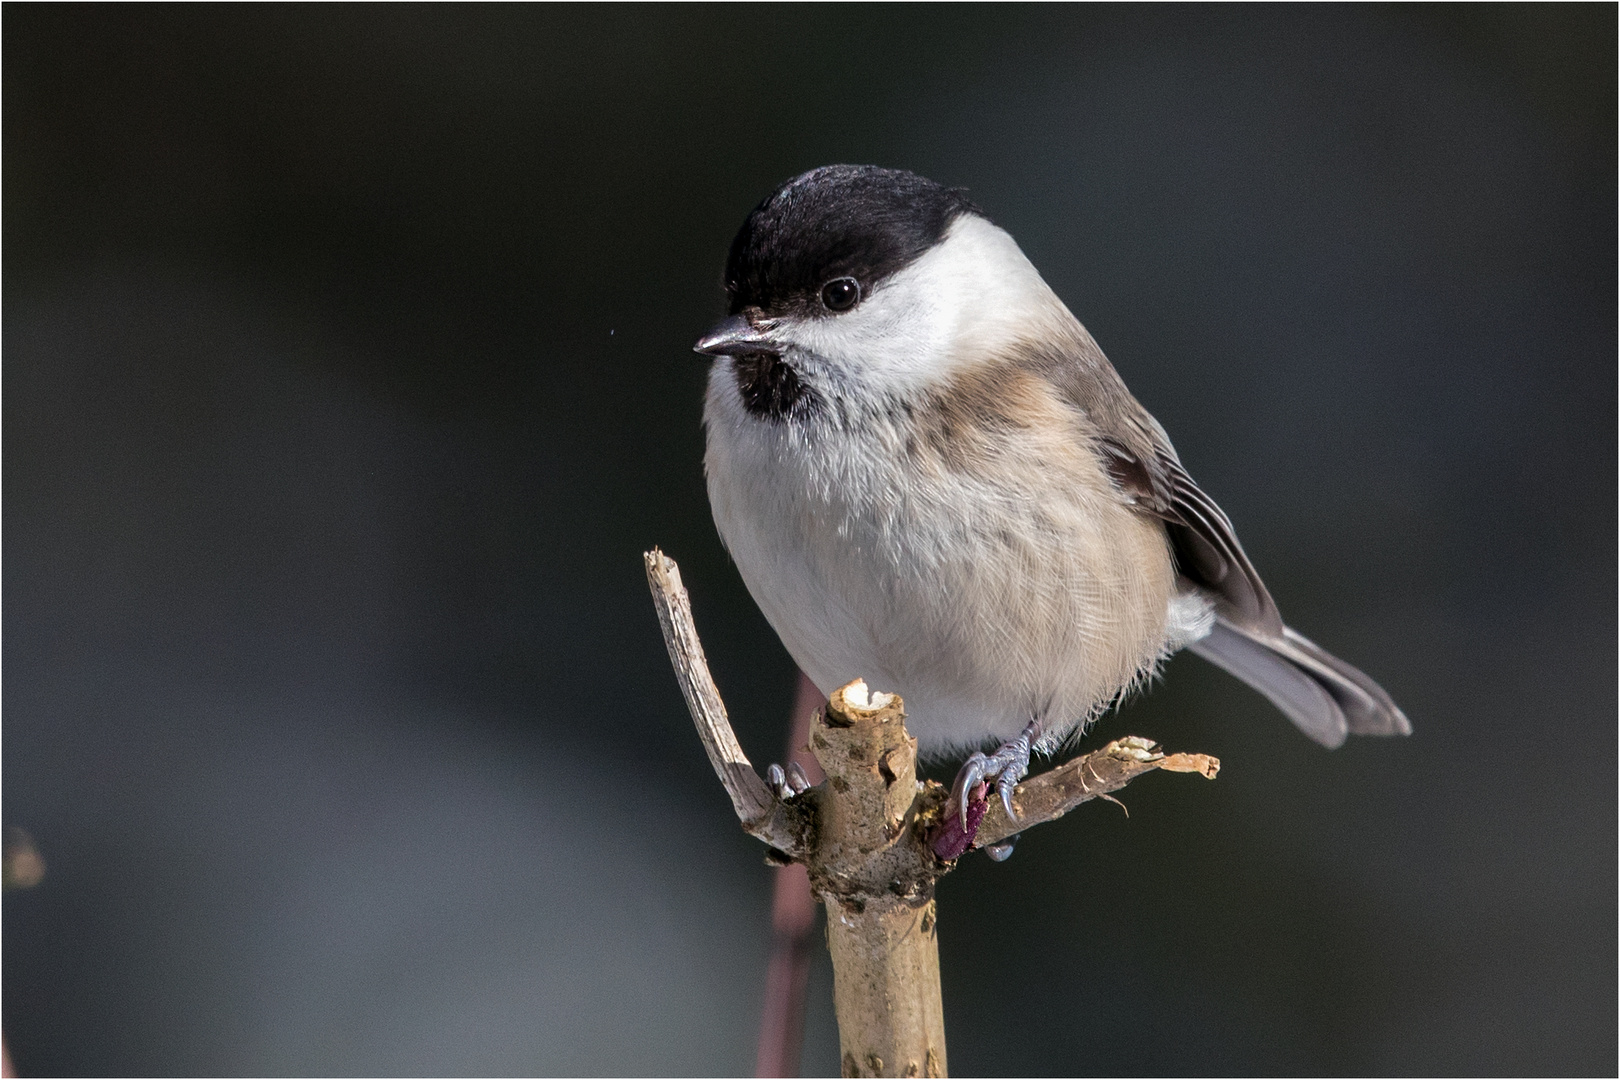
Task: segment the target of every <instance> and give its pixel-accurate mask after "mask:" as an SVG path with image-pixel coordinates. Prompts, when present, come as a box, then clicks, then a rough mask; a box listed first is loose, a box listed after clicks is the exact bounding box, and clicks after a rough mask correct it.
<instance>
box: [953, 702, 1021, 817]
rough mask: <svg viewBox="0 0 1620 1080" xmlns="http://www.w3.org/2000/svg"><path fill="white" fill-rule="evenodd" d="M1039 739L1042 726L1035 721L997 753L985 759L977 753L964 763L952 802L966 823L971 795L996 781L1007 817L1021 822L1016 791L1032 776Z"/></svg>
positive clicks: (1003, 745)
mask: <svg viewBox="0 0 1620 1080" xmlns="http://www.w3.org/2000/svg"><path fill="white" fill-rule="evenodd" d="M1040 737H1041V728H1040V725H1039V724H1038V723H1037V722H1035V721H1033V720H1032V721H1030V723H1029V726H1028V727H1026V728H1024V731H1023V733H1022V734H1021V735H1019V736H1018V738H1016V739H1013V740H1012V741H1011V742H1006V743H1003V744H1002V745H1001V747H1000V749H998V750H997V751H996V752H995V753H994V754H991V755H990V756H988V757H986V756H985V755H984V754H980V753H975V754H974V755H973V756H972V757H970V758H968V759H967V760H966V761H964V762H963V763H962V769H961V771H960V772H958V773H957V774H956V781H955V783H953V784H952V785H951V801H952V803H954V804H955V805H956V809H957V813H958V814H959V815H960V817H961V819H962V820H963V821H966V820H967V810H968V792H970V791H972V790H973V788H974V787H975V786H977V785H978V784H981V783H985V782H987V781H989V780H994V781H995V782H996V794H997V795H1000V796H1001V805H1002V806H1004V807H1005V808H1006V810H1007V816H1008V817H1009V818H1011V819H1012V820H1013V821H1017V820H1018V811H1016V810H1014V809H1013V801H1012V793H1013V788H1015V787H1017V786H1018V781H1020V780H1022V779H1023V778H1024V777H1026V776H1028V775H1029V754H1030V748H1031V747H1032V746H1034V745H1035V740H1036V739H1039V738H1040Z"/></svg>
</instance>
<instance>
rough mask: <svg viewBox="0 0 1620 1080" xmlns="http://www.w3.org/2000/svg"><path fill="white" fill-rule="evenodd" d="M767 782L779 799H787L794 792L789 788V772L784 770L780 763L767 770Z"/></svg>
mask: <svg viewBox="0 0 1620 1080" xmlns="http://www.w3.org/2000/svg"><path fill="white" fill-rule="evenodd" d="M765 783H767V784H769V785H770V788H771V791H772V792H774V793H775V794H776V797H777V798H778V799H785V798H787V797H788V796H790V795H792V794H793V792H792V791H790V790H788V786H787V774H786V773H784V772H783V771H782V766H780V765H772V766H771V767H770V768H768V769H766V770H765Z"/></svg>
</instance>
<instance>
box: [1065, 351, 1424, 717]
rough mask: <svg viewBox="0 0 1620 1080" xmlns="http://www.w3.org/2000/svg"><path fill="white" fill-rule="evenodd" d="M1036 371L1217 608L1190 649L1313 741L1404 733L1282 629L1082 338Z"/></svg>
mask: <svg viewBox="0 0 1620 1080" xmlns="http://www.w3.org/2000/svg"><path fill="white" fill-rule="evenodd" d="M1080 333H1081V335H1083V338H1082V339H1080V340H1077V341H1076V343H1075V346H1074V348H1073V349H1072V350H1065V352H1066V353H1067V355H1066V356H1064V357H1062V358H1057V357H1050V356H1049V357H1048V359H1047V361H1046V363H1044V364H1042V365H1041V366H1042V367H1043V368H1044V370H1045V373H1046V374H1047V375H1048V377H1049V378H1052V379H1053V381H1054V383H1055V384H1056V385H1057V386H1058V387H1059V388H1060V389H1061V390H1062V391H1063V392H1064V395H1065V397H1067V398H1068V400H1069V401H1070V402H1071V403H1072V404H1073V405H1075V406H1076V407H1077V408H1078V409H1080V410H1081V412H1082V413H1083V414H1084V415H1085V417H1086V427H1087V428H1088V429H1089V430H1090V431H1091V433H1092V440H1093V443H1094V446H1095V450H1096V453H1097V455H1098V458H1099V460H1100V461H1101V462H1102V464H1103V466H1104V468H1105V469H1106V470H1107V472H1108V475H1109V477H1110V479H1111V480H1112V481H1113V484H1114V487H1115V488H1116V489H1117V490H1118V491H1119V493H1120V495H1121V497H1123V498H1124V499H1125V500H1126V501H1127V502H1129V503H1130V504H1131V505H1132V506H1134V507H1135V508H1136V509H1137V510H1139V511H1140V512H1142V513H1144V514H1151V515H1152V516H1154V517H1156V518H1158V519H1160V520H1161V521H1163V522H1164V525H1165V531H1166V532H1167V533H1168V534H1169V537H1170V543H1171V547H1172V549H1173V550H1174V552H1175V558H1176V568H1177V569H1178V570H1179V571H1180V573H1181V575H1182V576H1183V577H1184V578H1185V579H1186V580H1187V583H1188V584H1189V585H1190V586H1191V587H1193V588H1195V589H1197V590H1198V591H1199V592H1200V593H1202V594H1204V595H1205V596H1207V597H1209V598H1210V599H1211V600H1212V601H1214V604H1215V616H1216V622H1215V628H1214V630H1213V631H1211V633H1210V635H1209V636H1208V637H1206V638H1204V639H1203V640H1202V641H1198V642H1195V643H1194V644H1192V645H1191V646H1190V648H1191V649H1192V651H1193V652H1196V653H1198V654H1199V655H1200V656H1202V657H1204V658H1205V659H1207V660H1209V661H1210V662H1212V663H1214V664H1216V665H1217V666H1219V667H1221V668H1224V669H1225V670H1226V671H1228V672H1230V673H1231V674H1233V675H1235V676H1237V677H1238V678H1239V679H1242V680H1243V681H1244V682H1246V683H1248V684H1249V685H1250V686H1252V687H1254V688H1255V689H1256V690H1258V691H1260V693H1262V694H1264V695H1265V696H1266V697H1267V698H1268V699H1269V700H1270V701H1271V702H1272V704H1274V705H1276V706H1277V707H1278V708H1279V709H1281V710H1282V711H1283V713H1284V714H1286V715H1287V716H1288V718H1289V719H1291V720H1293V721H1294V723H1295V724H1297V725H1298V726H1299V727H1300V729H1301V730H1303V731H1304V732H1305V733H1306V734H1307V735H1309V736H1310V737H1311V738H1313V739H1315V740H1316V741H1317V742H1319V743H1322V744H1323V745H1326V746H1338V745H1339V744H1340V743H1342V742H1344V739H1345V736H1346V734H1347V733H1352V732H1353V733H1355V734H1358V735H1395V734H1401V735H1407V734H1410V733H1411V731H1412V725H1411V722H1410V721H1408V720H1407V718H1406V715H1405V714H1404V713H1402V712H1401V710H1400V708H1399V707H1398V706H1397V705H1396V704H1395V702H1394V701H1393V700H1392V699H1391V698H1390V696H1389V694H1387V693H1385V691H1384V688H1383V687H1381V686H1379V685H1378V684H1377V683H1376V682H1374V681H1373V680H1372V679H1371V678H1369V677H1368V676H1367V675H1366V674H1364V673H1363V672H1361V671H1359V670H1357V669H1356V668H1354V667H1352V666H1351V665H1349V664H1347V663H1345V662H1344V661H1343V660H1340V659H1339V658H1338V657H1336V656H1334V655H1333V654H1331V653H1329V652H1328V651H1327V650H1325V649H1323V648H1321V647H1320V646H1318V645H1316V644H1315V643H1314V642H1312V641H1310V640H1309V639H1308V638H1306V637H1304V636H1303V635H1301V634H1299V633H1297V632H1295V631H1294V630H1292V629H1290V628H1289V627H1287V626H1285V625H1284V624H1283V621H1282V616H1281V615H1280V614H1279V613H1278V611H1277V605H1276V603H1275V602H1274V601H1273V600H1272V599H1271V593H1270V592H1269V591H1267V589H1266V586H1265V582H1263V581H1261V580H1260V574H1259V572H1258V571H1257V570H1255V568H1254V564H1253V563H1252V562H1250V561H1249V557H1248V555H1246V554H1245V553H1244V551H1243V545H1242V544H1241V543H1239V542H1238V538H1237V532H1236V531H1235V530H1234V529H1233V528H1232V522H1231V520H1230V519H1229V518H1227V516H1226V514H1225V513H1224V512H1223V511H1222V510H1221V508H1220V507H1219V506H1218V505H1216V503H1215V500H1214V499H1212V498H1210V497H1209V496H1208V495H1207V494H1205V493H1204V491H1203V489H1201V488H1200V487H1199V486H1198V485H1197V484H1196V483H1194V482H1193V478H1192V477H1191V476H1190V475H1189V474H1188V473H1187V470H1186V469H1185V468H1184V467H1183V466H1182V464H1181V460H1180V459H1179V458H1178V457H1177V456H1176V451H1175V448H1174V447H1173V446H1171V444H1170V438H1169V436H1168V435H1166V434H1165V432H1164V429H1163V428H1162V427H1160V426H1159V423H1158V421H1156V420H1154V419H1153V417H1152V415H1150V414H1149V413H1148V411H1147V410H1146V409H1144V408H1143V407H1142V406H1141V404H1140V403H1139V402H1137V400H1136V399H1135V398H1134V397H1132V396H1131V394H1130V392H1129V391H1128V390H1127V389H1126V388H1125V384H1124V381H1123V380H1121V379H1120V377H1119V375H1118V373H1117V372H1115V371H1114V369H1113V366H1112V365H1111V364H1109V363H1108V360H1107V358H1106V357H1104V356H1103V355H1102V351H1101V350H1100V349H1098V348H1097V346H1096V344H1095V342H1093V341H1091V338H1090V336H1089V335H1086V334H1085V332H1084V331H1083V330H1081V331H1080Z"/></svg>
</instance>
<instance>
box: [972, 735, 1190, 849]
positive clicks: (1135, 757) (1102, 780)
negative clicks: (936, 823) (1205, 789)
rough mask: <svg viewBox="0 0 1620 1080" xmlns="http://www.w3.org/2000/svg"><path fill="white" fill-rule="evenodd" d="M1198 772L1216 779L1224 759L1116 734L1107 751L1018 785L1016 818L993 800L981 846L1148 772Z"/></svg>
mask: <svg viewBox="0 0 1620 1080" xmlns="http://www.w3.org/2000/svg"><path fill="white" fill-rule="evenodd" d="M1156 769H1162V770H1164V771H1165V772H1182V773H1186V772H1195V773H1198V774H1200V775H1201V776H1203V777H1204V778H1205V779H1207V780H1213V779H1215V774H1216V773H1218V772H1220V771H1221V763H1220V760H1219V759H1217V758H1213V757H1210V756H1209V755H1208V754H1165V753H1163V752H1161V751H1160V750H1159V746H1158V744H1157V743H1155V742H1153V741H1152V740H1151V739H1144V738H1141V737H1140V736H1137V735H1127V736H1125V737H1124V738H1123V739H1115V740H1114V741H1113V742H1111V743H1109V744H1108V745H1107V746H1105V747H1103V748H1102V749H1101V750H1093V751H1092V752H1091V753H1089V754H1082V755H1081V756H1080V757H1077V758H1074V759H1072V760H1070V761H1066V762H1064V763H1063V764H1062V765H1059V766H1058V767H1057V768H1055V769H1051V770H1049V771H1047V772H1043V773H1041V774H1040V775H1039V776H1032V777H1030V778H1029V779H1028V780H1025V781H1024V782H1023V783H1022V784H1019V785H1018V786H1017V787H1016V788H1014V789H1013V809H1014V810H1017V811H1018V820H1017V821H1013V820H1012V819H1011V818H1009V817H1008V816H1007V811H1006V810H1005V809H1003V808H1002V806H1001V802H1000V800H997V799H992V800H991V801H990V808H989V810H988V811H987V812H986V813H985V815H984V820H983V821H982V822H981V823H980V825H979V835H978V836H977V837H976V838H975V839H974V841H973V846H974V847H976V848H982V847H986V846H988V845H990V844H994V843H997V842H999V841H1002V840H1005V839H1007V837H1009V836H1012V835H1014V834H1016V833H1020V832H1023V831H1024V830H1025V829H1028V828H1031V827H1032V826H1035V825H1040V824H1041V823H1043V822H1047V821H1052V820H1055V819H1057V818H1060V817H1062V816H1063V815H1064V814H1067V813H1068V812H1069V811H1070V810H1073V809H1074V808H1075V807H1077V806H1079V805H1080V804H1081V803H1083V802H1090V801H1091V800H1092V799H1101V798H1107V797H1108V795H1109V794H1110V793H1111V792H1115V791H1118V790H1119V789H1120V788H1122V787H1124V786H1125V785H1126V784H1128V783H1130V782H1131V781H1132V780H1135V779H1136V778H1137V777H1138V776H1141V775H1142V774H1143V773H1148V772H1153V771H1154V770H1156Z"/></svg>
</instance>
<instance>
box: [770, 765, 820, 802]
mask: <svg viewBox="0 0 1620 1080" xmlns="http://www.w3.org/2000/svg"><path fill="white" fill-rule="evenodd" d="M765 782H766V783H767V784H769V785H770V788H771V791H773V792H775V794H776V797H777V798H778V799H782V800H784V801H785V800H787V799H791V798H793V796H795V795H802V794H804V793H805V792H806V791H809V790H810V778H809V777H808V776H806V775H805V774H804V767H803V766H801V765H800V764H799V763H798V762H797V761H790V762H788V767H787V771H786V772H784V771H783V770H782V766H780V765H772V766H771V767H770V768H768V769H766V770H765Z"/></svg>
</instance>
